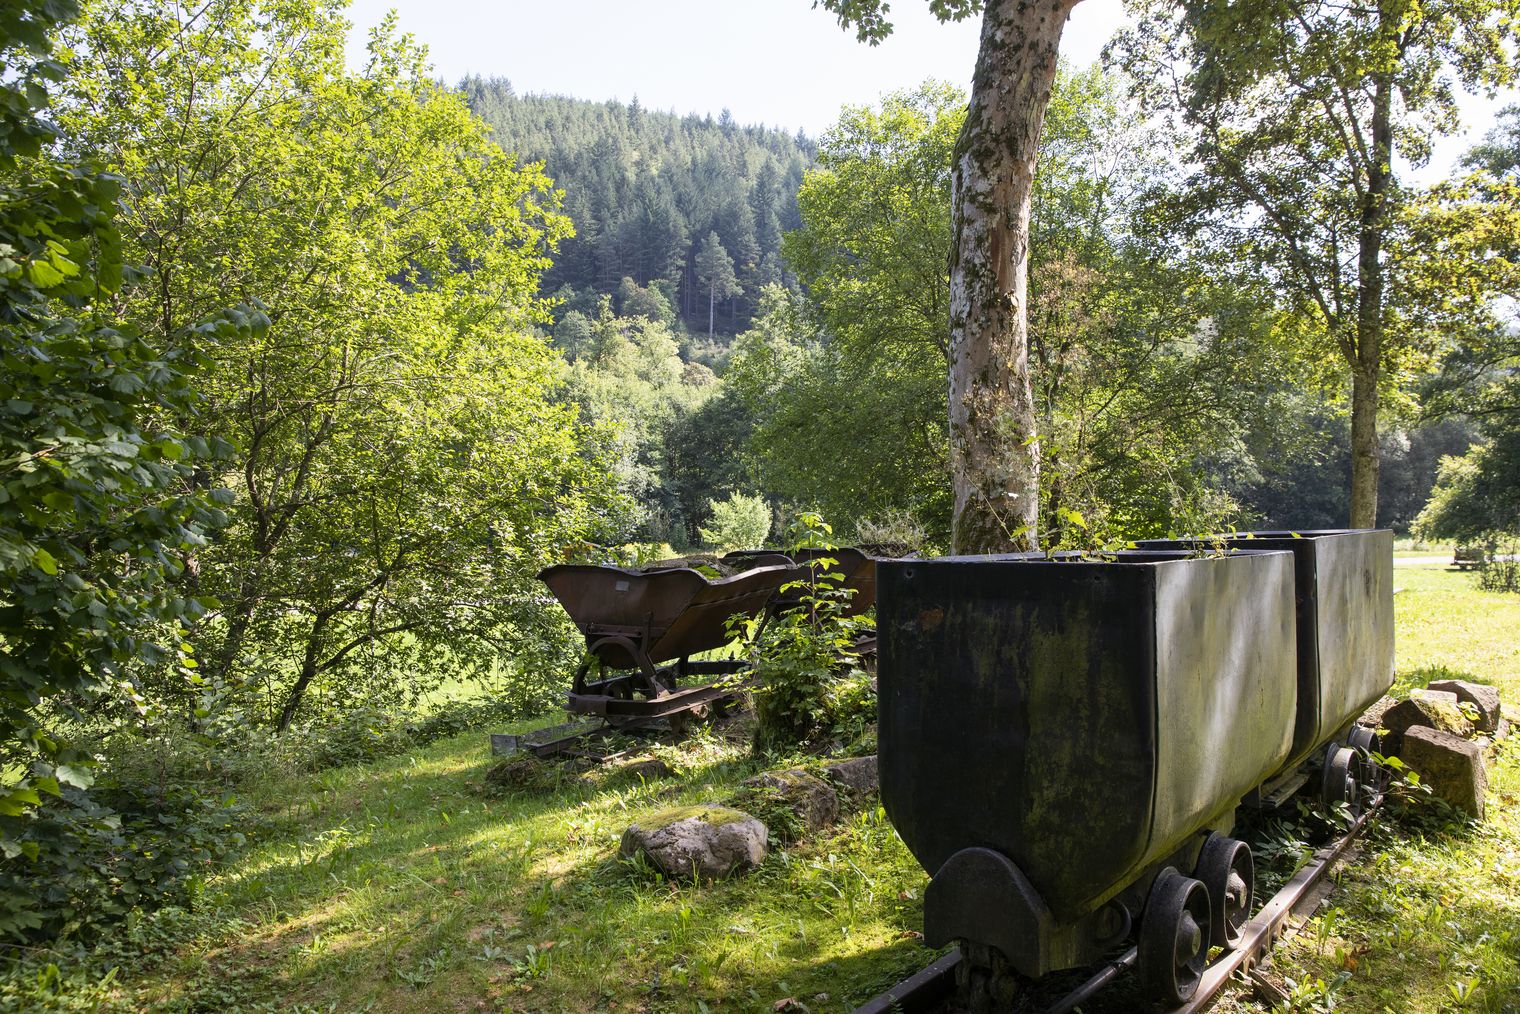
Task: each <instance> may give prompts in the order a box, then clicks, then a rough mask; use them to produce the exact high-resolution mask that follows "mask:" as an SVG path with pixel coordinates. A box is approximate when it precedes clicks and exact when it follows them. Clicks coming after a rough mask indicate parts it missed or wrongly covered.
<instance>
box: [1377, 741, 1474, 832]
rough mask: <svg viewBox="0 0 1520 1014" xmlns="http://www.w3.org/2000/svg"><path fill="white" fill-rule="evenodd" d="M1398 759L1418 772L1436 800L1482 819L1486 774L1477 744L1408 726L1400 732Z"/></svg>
mask: <svg viewBox="0 0 1520 1014" xmlns="http://www.w3.org/2000/svg"><path fill="white" fill-rule="evenodd" d="M1399 759H1400V760H1402V761H1403V762H1404V763H1405V764H1406V765H1407V766H1409V767H1411V768H1413V769H1414V770H1415V771H1418V772H1419V774H1420V777H1421V778H1422V779H1423V780H1424V781H1425V783H1426V784H1428V785H1429V786H1430V789H1431V791H1432V792H1433V793H1435V794H1436V795H1437V796H1439V797H1440V798H1442V799H1444V800H1446V801H1447V802H1448V803H1450V804H1451V805H1452V806H1454V807H1456V808H1457V809H1459V810H1463V811H1465V812H1467V813H1470V814H1471V815H1472V816H1474V817H1476V818H1477V819H1478V820H1482V819H1483V813H1484V802H1485V796H1486V795H1487V793H1488V773H1487V771H1485V770H1484V768H1483V751H1482V749H1480V748H1479V746H1478V744H1476V743H1474V742H1472V741H1471V740H1466V739H1463V738H1461V737H1460V736H1454V735H1452V734H1451V733H1449V732H1443V731H1441V730H1440V729H1429V728H1425V727H1424V726H1419V725H1412V726H1410V727H1409V728H1408V729H1405V730H1404V741H1403V744H1402V746H1401V747H1400V749H1399Z"/></svg>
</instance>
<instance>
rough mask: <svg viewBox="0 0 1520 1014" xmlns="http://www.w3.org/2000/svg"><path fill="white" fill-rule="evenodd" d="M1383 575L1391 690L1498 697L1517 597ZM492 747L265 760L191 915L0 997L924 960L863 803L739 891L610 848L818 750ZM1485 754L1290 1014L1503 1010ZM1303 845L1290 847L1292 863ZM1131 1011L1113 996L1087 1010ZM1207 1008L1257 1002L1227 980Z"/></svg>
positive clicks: (132, 999)
mask: <svg viewBox="0 0 1520 1014" xmlns="http://www.w3.org/2000/svg"><path fill="white" fill-rule="evenodd" d="M1399 583H1400V585H1401V587H1402V588H1403V589H1404V590H1403V591H1401V592H1400V593H1399V596H1398V599H1397V609H1398V631H1399V650H1400V665H1401V667H1402V668H1401V673H1410V672H1413V671H1414V670H1415V669H1420V668H1423V667H1427V666H1433V665H1448V666H1450V667H1453V671H1466V672H1470V673H1472V674H1474V675H1476V676H1478V677H1480V678H1483V679H1487V680H1491V681H1493V682H1495V683H1497V684H1498V685H1499V686H1500V689H1501V693H1502V695H1503V697H1504V700H1505V702H1506V703H1507V704H1509V705H1511V706H1513V705H1514V704H1515V702H1516V697H1515V694H1516V686H1515V683H1514V678H1513V672H1514V669H1515V667H1514V661H1515V654H1514V652H1515V646H1514V642H1513V638H1512V636H1511V634H1512V631H1513V629H1514V628H1515V627H1516V625H1520V606H1517V604H1516V602H1517V600H1515V599H1514V598H1512V597H1510V596H1498V595H1491V594H1488V593H1484V592H1480V591H1475V590H1473V589H1472V587H1471V584H1470V582H1469V581H1468V579H1467V578H1465V577H1463V576H1461V575H1458V574H1456V573H1454V572H1450V571H1446V570H1444V569H1441V568H1436V567H1431V568H1414V569H1407V570H1401V571H1400V576H1399ZM1453 630H1455V631H1457V632H1458V635H1459V639H1457V640H1453V639H1452V637H1451V636H1450V633H1449V632H1451V631H1453ZM526 727H528V726H525V725H517V726H515V727H509V726H497V725H492V726H489V728H491V729H492V730H493V731H502V730H507V729H509V728H516V729H519V730H521V729H524V728H526ZM483 731H484V730H480V731H475V732H470V733H466V734H464V735H462V736H455V737H450V738H444V739H441V740H438V741H436V742H434V743H432V744H431V745H427V746H421V747H416V748H414V749H411V750H409V751H408V752H407V753H406V754H405V755H397V756H392V757H388V758H386V757H382V758H379V759H377V760H372V761H369V762H366V763H361V764H353V765H348V766H344V767H340V768H331V769H325V770H321V771H303V770H300V769H298V768H296V767H291V766H276V767H274V768H272V769H271V771H270V772H269V773H268V774H267V775H265V776H264V777H261V778H257V779H253V780H251V781H250V782H248V783H247V784H246V788H245V791H244V793H242V795H243V797H244V801H245V804H246V806H247V807H248V814H249V816H248V817H247V818H245V819H244V820H243V825H244V826H248V827H257V828H259V833H258V834H257V836H256V839H255V841H254V842H253V844H252V847H251V848H250V849H249V850H248V851H246V852H245V853H243V854H241V855H239V856H238V857H236V858H235V859H233V860H232V862H231V863H230V864H229V865H226V866H223V867H219V868H209V869H207V870H206V871H205V873H204V876H203V878H202V879H201V881H200V883H199V886H198V887H197V888H196V889H195V890H194V892H193V893H192V894H191V895H190V899H189V900H190V905H189V907H188V908H183V907H178V906H170V907H168V908H164V909H160V910H159V911H158V912H157V913H156V914H144V915H143V916H141V917H139V918H136V919H133V920H131V921H129V922H128V923H126V924H125V925H123V927H122V928H121V929H120V930H118V931H117V932H116V933H113V934H112V935H110V936H109V937H107V938H106V939H104V940H102V941H101V942H100V943H98V944H96V945H95V946H93V947H91V948H83V947H80V946H78V945H77V944H74V945H64V946H55V947H54V948H52V949H51V950H35V951H30V952H27V954H26V955H25V957H24V958H23V959H22V960H21V962H20V963H19V964H13V965H11V966H9V968H8V969H7V971H6V974H5V975H4V976H3V977H0V997H3V998H4V999H3V1001H0V1003H3V1004H8V1005H9V1009H24V1010H34V1009H61V1010H69V1009H89V1006H90V1004H91V1003H94V1002H97V1001H98V1002H99V1003H100V1004H101V1009H105V1010H143V1009H155V1008H171V1009H172V1008H174V1007H183V1006H189V1005H193V1004H213V1003H215V1004H219V1005H223V1006H235V1007H240V1008H244V1009H257V1008H258V1007H259V1006H260V1005H268V1006H277V1007H285V1008H288V1007H290V1006H293V1005H298V1004H299V1005H305V1006H306V1007H308V1008H325V1007H328V1006H336V1007H337V1008H339V1009H357V1008H362V1007H364V1006H366V1005H369V1004H373V1005H374V1006H376V1007H377V1008H379V1009H388V1008H391V1007H402V1006H405V1007H410V1008H414V1009H416V1008H423V1009H446V1008H448V1007H450V1006H453V1005H456V1004H464V1005H473V1004H475V1003H476V1001H477V1000H485V1001H487V1003H489V1004H493V1005H499V1006H510V1007H512V1008H514V1009H518V1008H529V1009H538V1008H548V1009H558V1008H561V1007H565V1008H570V1009H612V1005H613V1004H617V1005H618V1007H619V1008H623V1007H627V1006H628V1005H630V1004H631V1005H633V1006H635V1007H637V1006H640V1005H643V1006H648V1007H650V1008H664V1007H673V1008H677V1009H688V1010H699V1009H700V1008H699V1007H698V1006H697V1004H698V1003H699V1002H701V1003H704V1004H706V1005H708V1007H709V1008H710V1009H712V1010H717V1009H721V1008H723V1007H724V1006H725V1005H726V1006H728V1007H733V1008H737V1009H741V1010H760V1009H769V1008H770V1007H772V1006H773V1005H774V1004H776V1003H777V1002H779V1001H782V1000H785V999H787V998H788V997H793V998H796V999H798V1000H799V1001H801V1002H803V1003H806V1004H807V1005H808V1006H809V1007H810V1008H811V1009H813V1010H815V1011H825V1012H842V1011H846V1010H849V1009H850V1008H851V1007H853V1006H854V1005H855V1004H856V1003H858V1002H860V1001H861V1000H863V999H865V998H866V997H868V996H870V995H872V994H874V993H875V992H876V991H878V990H879V989H881V988H882V987H884V986H885V985H888V984H890V983H892V982H895V981H896V980H898V979H900V978H902V977H903V976H905V975H906V974H907V973H909V972H910V971H911V970H913V969H916V968H918V967H919V966H921V965H922V964H923V963H924V962H925V961H926V959H927V958H928V956H929V955H928V953H927V952H926V951H925V950H924V948H923V945H922V943H920V942H919V941H918V940H916V939H915V938H914V934H915V933H916V932H917V931H919V930H920V929H921V928H922V927H921V922H920V920H921V905H922V891H923V886H924V884H925V882H926V880H927V877H926V875H925V874H924V873H923V871H922V870H921V869H920V868H919V867H918V865H917V863H916V862H915V861H914V860H913V859H912V857H911V856H910V855H908V854H907V852H906V850H905V849H904V848H903V846H902V845H901V843H900V842H899V841H898V839H897V836H896V835H895V834H894V833H893V832H892V830H891V825H890V824H889V823H888V822H887V821H886V820H885V818H884V816H883V815H882V814H881V812H880V811H879V809H878V808H877V804H876V802H875V801H874V800H871V801H868V802H867V803H866V804H865V805H864V806H863V808H861V809H857V810H855V811H853V812H851V813H850V814H848V815H847V816H846V817H845V818H843V819H842V820H841V822H840V823H839V824H838V825H836V826H835V827H834V828H832V829H830V830H827V831H825V832H823V833H821V834H817V835H814V836H811V837H809V836H803V837H801V838H800V839H799V840H798V841H797V843H796V844H794V845H790V846H786V847H784V848H780V849H777V850H776V851H774V852H773V853H772V855H771V858H770V859H768V860H767V862H766V864H765V865H764V866H763V867H762V869H761V870H760V871H759V873H758V874H757V875H756V876H754V877H752V878H748V879H737V880H730V881H724V882H720V883H716V884H707V885H703V886H700V887H693V886H681V885H672V884H670V883H668V882H666V881H663V880H660V879H658V878H656V877H654V876H652V875H651V874H650V873H649V872H648V871H647V870H642V869H640V868H638V866H637V865H636V864H630V863H625V862H622V861H619V860H617V859H615V858H614V855H615V851H616V845H617V839H618V836H619V834H620V833H621V831H622V829H623V828H624V827H626V826H627V824H629V823H630V822H632V821H633V820H635V819H636V818H637V817H639V816H641V815H646V814H648V813H652V812H654V811H656V810H658V809H662V808H664V807H667V806H671V805H687V804H693V803H698V802H708V801H711V802H724V801H726V800H728V799H730V798H732V796H733V794H734V793H735V792H736V791H737V789H738V787H739V784H740V783H741V782H742V781H743V780H744V779H745V778H746V777H749V776H750V775H751V774H754V773H755V772H757V771H759V770H762V769H774V768H778V767H789V766H795V765H798V764H799V763H800V764H802V765H804V766H805V765H806V764H807V759H806V758H803V757H797V756H795V755H785V754H783V755H779V756H775V755H773V756H771V757H767V758H756V757H755V756H754V755H753V754H752V752H751V744H750V741H749V739H748V737H747V736H745V735H744V734H743V732H742V730H735V738H733V739H729V738H727V737H725V736H722V735H713V734H706V733H703V734H699V735H697V736H695V737H694V738H692V739H690V740H688V741H686V742H684V743H682V744H680V745H678V746H672V747H662V748H659V754H660V756H661V757H662V758H664V759H665V760H666V761H667V763H669V764H670V765H671V766H672V768H674V770H675V772H676V777H675V778H671V779H663V780H661V779H639V778H632V779H625V778H621V777H613V776H612V775H614V774H615V772H614V773H609V774H608V776H602V775H599V774H598V773H596V772H591V773H589V776H588V775H587V774H586V773H574V772H566V773H565V774H564V775H562V776H561V777H560V779H559V781H558V786H557V787H554V786H550V787H549V788H547V789H541V788H540V789H531V790H528V789H524V790H520V791H511V792H507V793H506V794H505V795H503V794H500V793H499V792H497V791H494V790H493V791H490V792H487V791H485V786H484V784H483V783H484V779H485V773H486V772H487V770H489V768H490V767H491V764H492V760H491V758H490V757H489V755H488V750H487V745H486V742H485V736H484V735H483ZM1501 757H1502V760H1501V762H1500V764H1499V765H1498V766H1497V767H1496V768H1495V769H1494V771H1493V773H1492V781H1491V791H1492V792H1493V796H1492V800H1493V804H1494V805H1492V806H1491V807H1490V813H1491V815H1492V819H1491V821H1490V823H1489V824H1487V825H1484V826H1483V827H1480V828H1466V827H1462V826H1460V825H1454V826H1450V827H1448V826H1443V822H1442V821H1440V820H1435V821H1431V822H1426V823H1425V824H1424V825H1416V826H1413V827H1411V826H1409V825H1404V826H1402V827H1400V826H1392V825H1390V826H1388V827H1386V828H1385V829H1384V830H1380V831H1378V832H1377V833H1376V834H1374V836H1373V837H1372V838H1371V839H1370V841H1369V844H1368V846H1367V848H1366V849H1365V850H1364V852H1363V853H1362V855H1361V856H1360V857H1359V858H1358V859H1356V860H1355V861H1354V862H1352V863H1351V864H1349V865H1348V866H1346V867H1345V868H1344V871H1343V872H1342V873H1341V874H1340V876H1339V885H1338V888H1337V891H1336V893H1335V894H1333V895H1332V896H1331V899H1330V901H1329V904H1328V906H1327V907H1326V908H1325V909H1324V910H1323V912H1322V913H1321V914H1320V915H1319V916H1318V917H1317V918H1316V920H1315V921H1314V922H1313V923H1311V924H1310V925H1309V927H1308V928H1307V929H1305V930H1304V931H1303V932H1302V933H1300V934H1299V935H1298V936H1297V937H1295V938H1294V939H1293V940H1292V941H1291V942H1289V943H1288V944H1286V945H1285V946H1284V947H1283V948H1281V949H1280V950H1279V951H1278V954H1277V957H1276V958H1275V962H1274V968H1273V973H1274V975H1276V976H1280V977H1281V978H1282V979H1285V980H1291V981H1292V983H1293V984H1294V988H1295V989H1299V990H1301V991H1302V993H1301V996H1300V1001H1299V1002H1300V1006H1299V1007H1298V1008H1297V1009H1299V1010H1309V1009H1313V1005H1314V1004H1321V1005H1322V1006H1323V1005H1324V1004H1325V1003H1326V1002H1327V1001H1326V1000H1325V996H1326V994H1327V993H1328V994H1330V995H1331V996H1332V1000H1333V1002H1334V1004H1335V1009H1336V1010H1338V1011H1344V1012H1350V1014H1362V1012H1366V1014H1376V1012H1380V1011H1382V1010H1383V1009H1384V1008H1385V1007H1391V1008H1392V1009H1394V1010H1432V1011H1433V1010H1440V1009H1443V1008H1445V1007H1451V1006H1453V1005H1454V1004H1455V1001H1454V1000H1453V999H1452V992H1451V991H1452V990H1454V989H1455V990H1458V991H1461V990H1468V991H1470V992H1471V994H1472V999H1471V1001H1470V1003H1469V1006H1468V1008H1467V1009H1472V1010H1480V1011H1492V1012H1494V1014H1498V1012H1500V1011H1503V1010H1504V1009H1505V1004H1506V1003H1509V1002H1510V997H1511V996H1512V993H1513V990H1514V989H1516V988H1520V959H1517V956H1516V954H1515V953H1514V950H1513V948H1512V947H1511V946H1510V945H1509V944H1508V943H1507V942H1506V941H1507V940H1508V939H1509V938H1508V937H1507V936H1506V934H1514V933H1517V932H1520V902H1517V898H1520V892H1517V890H1516V889H1515V878H1517V877H1520V867H1517V866H1516V863H1515V856H1516V855H1520V818H1517V816H1516V814H1517V813H1520V810H1517V809H1516V808H1515V807H1514V806H1513V805H1512V803H1513V798H1512V797H1516V796H1517V795H1520V766H1517V765H1516V763H1515V761H1514V758H1513V755H1512V751H1509V750H1507V751H1506V752H1505V753H1504V754H1502V755H1501ZM536 763H539V764H540V765H541V766H542V762H536ZM1301 842H1302V837H1301V835H1300V834H1299V833H1298V832H1297V831H1293V830H1291V829H1289V830H1287V831H1285V833H1284V835H1283V836H1282V841H1281V848H1282V853H1283V854H1282V856H1281V861H1280V865H1282V866H1283V868H1291V866H1292V865H1293V863H1294V861H1295V858H1294V857H1295V856H1296V855H1297V854H1298V850H1300V849H1301V847H1302V844H1301ZM1348 956H1349V957H1351V958H1353V959H1354V962H1349V961H1347V960H1346V959H1347V957H1348ZM49 966H52V967H53V968H55V969H56V971H49ZM113 967H114V968H117V969H118V971H117V972H116V973H115V975H114V977H112V978H110V979H109V981H107V976H108V973H109V972H110V969H112V968H113ZM1316 982H1319V983H1323V984H1324V985H1323V987H1321V986H1317V985H1315V984H1316ZM819 994H828V999H827V1000H818V999H817V997H818V995H819ZM1127 1003H1128V1001H1127V1000H1126V999H1125V998H1124V996H1123V994H1122V991H1121V992H1120V993H1118V994H1115V995H1114V996H1112V997H1110V998H1109V999H1107V1000H1105V1001H1103V1004H1100V1005H1095V1006H1093V1007H1092V1008H1091V1009H1092V1010H1093V1011H1095V1012H1100V1014H1101V1012H1114V1014H1117V1012H1119V1011H1125V1010H1132V1009H1133V1007H1130V1006H1126V1004H1127ZM1104 1004H1106V1005H1104ZM1221 1009H1224V1010H1226V1011H1232V1012H1240V1011H1262V1010H1265V1009H1267V1005H1265V1004H1261V1003H1259V1002H1258V1001H1256V1000H1254V999H1253V998H1252V997H1251V994H1250V993H1249V992H1247V991H1238V992H1237V993H1236V995H1235V996H1234V997H1233V998H1231V999H1229V1000H1227V1001H1226V1003H1225V1004H1223V1005H1222V1007H1221Z"/></svg>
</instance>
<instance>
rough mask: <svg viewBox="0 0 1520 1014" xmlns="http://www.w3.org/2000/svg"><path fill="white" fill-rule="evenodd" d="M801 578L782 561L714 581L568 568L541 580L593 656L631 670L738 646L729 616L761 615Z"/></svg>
mask: <svg viewBox="0 0 1520 1014" xmlns="http://www.w3.org/2000/svg"><path fill="white" fill-rule="evenodd" d="M796 573H797V572H796V569H795V568H793V567H789V566H785V565H782V564H779V563H778V564H775V565H771V566H763V567H756V568H755V569H753V570H747V571H744V572H743V573H741V574H735V575H734V576H732V577H725V578H719V579H717V580H712V581H710V580H708V579H707V578H705V577H703V576H702V575H701V574H699V573H697V572H696V571H695V570H691V569H689V568H685V567H678V568H673V569H668V570H666V569H654V570H644V571H638V570H626V569H624V568H621V567H598V566H589V565H580V564H561V565H559V566H556V567H549V568H547V569H545V570H543V571H541V572H540V573H539V575H538V578H539V580H540V581H542V582H544V584H546V585H548V586H549V590H550V591H552V592H553V593H554V597H555V598H557V599H559V603H560V605H562V606H564V607H565V612H567V613H569V614H570V619H571V620H572V621H574V623H575V625H576V627H577V628H579V630H580V631H581V633H582V634H584V635H585V637H586V649H587V651H589V652H590V653H591V654H592V655H595V656H596V657H597V658H598V659H600V660H601V661H602V662H603V663H605V664H606V665H608V666H610V667H612V668H615V669H631V668H634V667H642V666H645V665H658V664H660V663H662V662H668V661H671V660H673V659H679V658H685V657H687V656H689V655H696V654H700V653H701V652H704V651H712V650H713V649H715V648H721V647H723V646H724V645H726V644H728V643H729V641H731V640H732V635H731V634H730V632H729V629H728V620H729V618H730V617H732V616H754V615H755V614H757V613H759V612H760V611H761V610H762V609H764V608H765V606H766V603H768V602H769V601H770V600H771V598H772V597H773V596H774V595H775V594H776V591H777V590H778V589H779V588H780V587H781V585H782V584H784V583H786V582H787V581H789V580H791V579H792V578H794V577H795V576H796Z"/></svg>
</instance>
